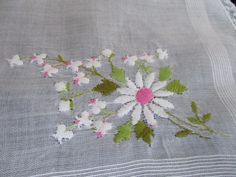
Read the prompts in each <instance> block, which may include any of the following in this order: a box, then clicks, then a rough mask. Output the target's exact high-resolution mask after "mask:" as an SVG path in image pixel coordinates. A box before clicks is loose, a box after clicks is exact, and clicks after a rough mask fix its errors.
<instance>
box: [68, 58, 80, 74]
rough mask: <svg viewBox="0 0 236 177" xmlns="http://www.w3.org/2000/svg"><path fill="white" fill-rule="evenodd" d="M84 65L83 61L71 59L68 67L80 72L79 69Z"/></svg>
mask: <svg viewBox="0 0 236 177" xmlns="http://www.w3.org/2000/svg"><path fill="white" fill-rule="evenodd" d="M81 65H82V62H81V61H72V60H71V61H69V62H68V64H67V66H66V69H71V70H72V71H73V72H78V71H79V66H81Z"/></svg>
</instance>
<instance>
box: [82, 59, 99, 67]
mask: <svg viewBox="0 0 236 177" xmlns="http://www.w3.org/2000/svg"><path fill="white" fill-rule="evenodd" d="M87 61H88V62H87V63H85V67H87V68H92V67H95V68H98V67H101V63H100V58H99V57H98V58H96V57H91V58H89V59H87Z"/></svg>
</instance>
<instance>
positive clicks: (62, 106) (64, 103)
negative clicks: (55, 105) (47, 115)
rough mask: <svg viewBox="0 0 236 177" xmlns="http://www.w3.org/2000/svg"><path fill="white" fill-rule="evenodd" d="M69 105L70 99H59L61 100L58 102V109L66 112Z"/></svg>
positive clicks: (69, 108) (68, 109)
mask: <svg viewBox="0 0 236 177" xmlns="http://www.w3.org/2000/svg"><path fill="white" fill-rule="evenodd" d="M70 105H71V102H70V100H67V101H65V100H61V101H60V102H59V111H60V112H67V111H70V110H71V107H70Z"/></svg>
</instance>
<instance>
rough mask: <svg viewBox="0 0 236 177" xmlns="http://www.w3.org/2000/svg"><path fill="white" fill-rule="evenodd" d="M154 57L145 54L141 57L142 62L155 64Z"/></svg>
mask: <svg viewBox="0 0 236 177" xmlns="http://www.w3.org/2000/svg"><path fill="white" fill-rule="evenodd" d="M154 57H155V56H154V55H148V54H147V53H145V54H144V55H143V56H141V57H139V58H140V60H144V61H146V62H148V63H153V62H154Z"/></svg>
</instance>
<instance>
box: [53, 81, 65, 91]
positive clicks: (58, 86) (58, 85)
mask: <svg viewBox="0 0 236 177" xmlns="http://www.w3.org/2000/svg"><path fill="white" fill-rule="evenodd" d="M55 89H56V91H58V92H62V91H67V88H66V83H65V82H63V81H61V82H57V83H55Z"/></svg>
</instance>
